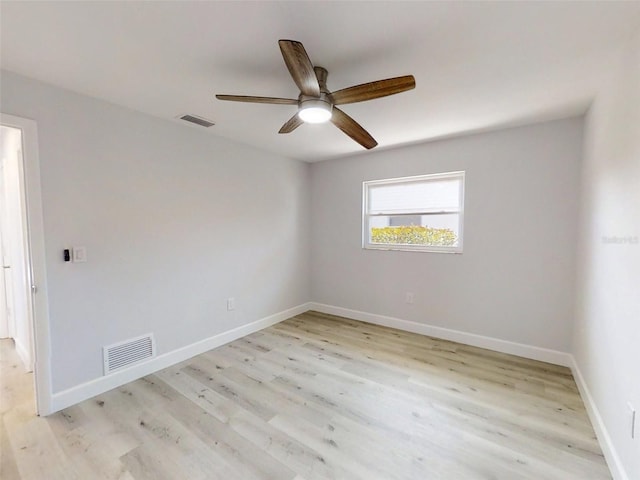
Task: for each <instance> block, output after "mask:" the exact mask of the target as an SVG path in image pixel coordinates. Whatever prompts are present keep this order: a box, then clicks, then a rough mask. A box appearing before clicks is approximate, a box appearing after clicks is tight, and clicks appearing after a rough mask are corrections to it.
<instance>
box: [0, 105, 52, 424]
mask: <svg viewBox="0 0 640 480" xmlns="http://www.w3.org/2000/svg"><path fill="white" fill-rule="evenodd" d="M0 124H2V125H6V126H8V127H14V128H18V129H20V130H21V131H22V172H23V176H22V179H21V181H22V185H21V188H22V189H23V196H24V200H25V212H23V215H25V216H26V219H25V220H26V222H25V223H26V229H25V232H24V233H25V237H26V246H25V247H26V248H25V250H26V251H25V254H26V257H27V276H28V282H29V283H28V285H30V286H31V292H30V295H29V296H28V298H29V300H30V303H31V305H30V306H31V309H30V310H31V312H32V314H31V317H32V318H31V332H32V336H33V338H32V340H33V355H34V362H33V363H34V385H35V400H36V402H35V403H36V413H37V414H38V415H42V416H44V415H48V414H50V413H52V390H51V362H50V358H51V347H50V338H51V337H50V327H49V302H48V297H47V275H46V259H45V242H44V222H43V215H42V191H41V185H40V161H39V157H38V128H37V124H36V122H35V121H33V120H29V119H27V118H22V117H17V116H15V115H7V114H4V113H0Z"/></svg>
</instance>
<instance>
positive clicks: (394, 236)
mask: <svg viewBox="0 0 640 480" xmlns="http://www.w3.org/2000/svg"><path fill="white" fill-rule="evenodd" d="M459 220H460V218H459V215H458V214H457V213H451V214H444V215H388V216H380V217H369V243H372V244H376V245H384V244H387V245H418V246H428V247H436V246H437V247H457V246H458V245H459V233H460V232H459Z"/></svg>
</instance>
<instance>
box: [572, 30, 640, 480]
mask: <svg viewBox="0 0 640 480" xmlns="http://www.w3.org/2000/svg"><path fill="white" fill-rule="evenodd" d="M611 72H612V73H611V76H610V79H609V83H608V84H607V85H606V86H605V87H604V88H603V89H602V91H601V92H600V93H599V95H598V96H597V98H596V100H595V102H594V103H593V105H592V107H591V109H590V111H589V114H588V115H587V119H586V129H585V166H584V173H583V178H582V191H583V198H582V202H581V205H582V208H581V210H582V212H581V222H580V229H579V238H580V240H581V242H580V249H579V256H578V266H579V271H578V272H579V273H578V279H579V280H578V288H577V320H576V328H575V335H574V346H573V350H574V356H575V358H576V362H577V365H578V368H579V370H580V371H581V373H582V376H583V378H584V381H585V383H586V386H587V388H588V390H589V392H590V394H591V398H592V400H593V402H594V405H595V407H596V409H597V411H598V412H599V416H600V420H601V421H602V423H603V425H604V428H605V429H606V432H608V436H609V437H610V441H611V443H612V446H613V448H614V449H615V451H616V452H617V454H618V455H619V458H618V459H617V460H618V464H617V465H616V464H615V463H614V464H613V465H612V464H611V463H612V462H611V461H610V466H611V467H612V469H614V472H617V475H616V478H619V479H622V478H628V479H638V478H640V31H639V32H637V33H636V35H635V37H634V38H633V39H632V41H630V42H629V44H628V45H627V47H626V48H625V50H624V51H623V52H622V54H621V56H620V59H619V61H618V63H617V64H616V65H615V66H614V67H613V68H612V69H611ZM627 402H631V403H632V404H633V405H634V407H635V408H636V410H637V411H638V412H639V413H638V414H637V415H638V417H639V418H638V419H637V421H636V422H637V423H636V439H635V440H631V436H630V431H631V421H630V413H629V411H628V409H627ZM609 460H611V458H609ZM623 470H626V475H627V476H626V477H624V474H622V473H620V472H622V471H623Z"/></svg>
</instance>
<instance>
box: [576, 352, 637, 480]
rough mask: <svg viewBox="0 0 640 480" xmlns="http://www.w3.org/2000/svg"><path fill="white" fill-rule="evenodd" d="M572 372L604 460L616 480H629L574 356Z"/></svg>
mask: <svg viewBox="0 0 640 480" xmlns="http://www.w3.org/2000/svg"><path fill="white" fill-rule="evenodd" d="M570 366H571V371H572V372H573V378H574V379H575V381H576V384H577V385H578V390H579V391H580V396H581V397H582V401H583V402H584V405H585V407H586V408H587V413H588V415H589V420H591V425H593V429H594V430H595V432H596V436H597V437H598V442H599V443H600V447H601V448H602V453H604V458H605V459H606V460H607V465H608V466H609V470H610V471H611V474H612V475H613V479H614V480H629V476H628V475H627V473H626V471H625V469H624V467H623V466H622V462H621V460H620V456H619V455H618V453H617V452H616V449H615V448H614V446H613V442H612V441H611V436H610V435H609V432H608V431H607V427H606V426H605V424H604V420H603V419H602V416H601V415H600V411H599V410H598V407H597V406H596V404H595V402H594V401H593V397H592V396H591V392H590V391H589V387H588V386H587V383H586V382H585V380H584V377H583V376H582V372H581V371H580V368H579V367H578V362H576V359H575V358H574V356H573V355H571V365H570Z"/></svg>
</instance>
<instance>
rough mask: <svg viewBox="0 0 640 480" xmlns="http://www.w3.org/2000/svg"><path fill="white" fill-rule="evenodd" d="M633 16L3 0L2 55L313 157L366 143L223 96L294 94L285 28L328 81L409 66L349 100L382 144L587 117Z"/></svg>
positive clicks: (39, 73) (629, 11) (600, 10)
mask: <svg viewBox="0 0 640 480" xmlns="http://www.w3.org/2000/svg"><path fill="white" fill-rule="evenodd" d="M639 20H640V2H637V1H636V2H616V3H614V2H592V3H586V2H513V3H509V2H495V3H494V2H398V1H393V2H324V1H322V2H270V1H261V2H159V1H157V2H133V1H127V2H115V1H109V2H54V1H47V2H7V1H2V2H0V22H1V24H0V27H1V32H2V33H1V56H0V62H1V66H2V68H3V69H7V70H10V71H13V72H16V73H19V74H23V75H26V76H29V77H33V78H36V79H39V80H42V81H45V82H48V83H51V84H53V85H57V86H60V87H64V88H68V89H70V90H74V91H77V92H80V93H83V94H86V95H90V96H93V97H97V98H101V99H105V100H108V101H110V102H113V103H116V104H119V105H123V106H125V107H129V108H132V109H135V110H138V111H141V112H146V113H148V114H151V115H154V116H157V117H161V118H165V119H174V118H175V117H176V116H178V115H180V114H184V113H191V114H195V115H199V116H202V117H205V118H208V119H211V120H213V121H215V123H216V125H215V126H214V127H212V128H210V129H209V131H210V132H211V134H214V135H220V136H223V137H227V138H231V139H234V140H237V141H240V142H243V143H246V144H250V145H254V146H256V147H258V148H262V149H265V150H268V151H271V152H275V153H278V154H281V155H284V156H286V157H291V158H297V159H301V160H306V161H315V160H322V159H327V158H334V157H339V156H344V155H348V154H353V153H358V152H364V149H363V148H362V147H360V146H359V145H358V144H356V143H355V142H353V141H352V140H350V139H349V138H348V137H346V136H345V135H344V134H342V133H341V132H340V131H339V130H338V129H337V128H335V127H333V126H332V125H331V124H323V125H302V126H301V127H300V128H298V129H297V130H295V131H294V132H293V133H291V134H288V135H279V134H278V133H277V132H278V130H279V128H280V126H281V125H282V124H283V123H284V122H285V121H286V120H288V119H289V118H290V117H291V116H292V115H293V114H294V113H295V106H283V105H262V104H244V103H233V102H221V101H218V100H216V99H215V98H214V94H216V93H228V94H241V95H259V96H276V97H288V98H297V94H298V90H297V88H296V86H295V84H294V83H293V81H292V80H291V78H290V77H289V74H288V72H287V69H286V67H285V65H284V62H283V60H282V57H281V55H280V51H279V48H278V44H277V41H278V39H281V38H285V39H292V40H299V41H301V42H302V43H303V44H304V45H305V47H306V49H307V52H308V53H309V56H310V57H311V60H312V62H313V63H314V64H316V65H320V66H323V67H325V68H327V69H328V71H329V79H328V86H329V89H331V90H338V89H341V88H344V87H347V86H351V85H355V84H359V83H364V82H369V81H373V80H379V79H383V78H388V77H394V76H399V75H406V74H413V75H414V76H415V78H416V89H415V90H412V91H409V92H405V93H402V94H399V95H394V96H390V97H386V98H382V99H377V100H373V101H370V102H365V103H359V104H353V105H345V106H344V107H343V110H344V111H345V112H346V113H348V114H349V115H351V116H352V117H353V118H354V119H355V120H356V121H358V122H359V123H360V124H361V125H362V126H363V127H365V128H366V129H367V130H368V131H369V132H370V133H371V134H372V135H373V136H374V137H375V138H376V140H378V142H379V146H378V147H377V148H378V149H381V148H388V147H393V146H396V145H402V144H408V143H415V142H422V141H427V140H430V139H435V138H441V137H444V136H451V135H459V134H462V133H465V132H471V131H479V130H486V129H492V128H500V127H504V126H510V125H516V124H523V123H532V122H536V121H542V120H548V119H553V118H561V117H567V116H571V115H576V114H580V113H583V112H585V111H586V109H587V108H588V105H589V102H590V100H591V99H592V98H593V95H594V93H595V91H596V90H597V88H598V86H599V84H600V82H601V80H602V74H603V73H604V72H605V71H606V66H607V62H608V61H610V58H611V54H612V52H614V51H615V49H616V48H617V46H619V45H620V44H621V43H622V42H623V41H624V39H625V37H626V36H627V35H628V34H629V33H630V32H631V31H632V30H633V29H634V28H637V27H638V25H640V23H639ZM174 121H176V122H178V120H174ZM181 123H184V122H181ZM185 128H201V127H191V126H185Z"/></svg>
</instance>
